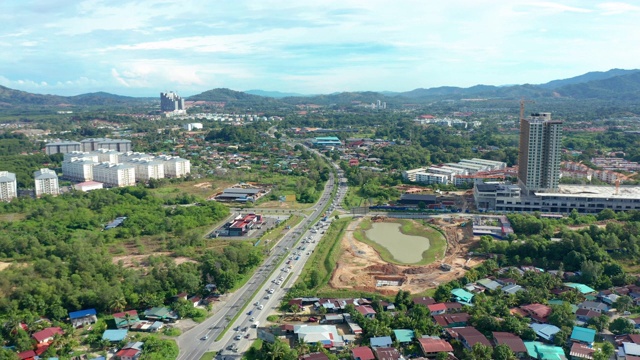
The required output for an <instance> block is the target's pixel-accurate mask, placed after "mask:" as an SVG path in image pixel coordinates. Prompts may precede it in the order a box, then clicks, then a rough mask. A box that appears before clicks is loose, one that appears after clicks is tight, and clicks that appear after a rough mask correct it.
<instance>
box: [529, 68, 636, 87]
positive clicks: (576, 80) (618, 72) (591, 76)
mask: <svg viewBox="0 0 640 360" xmlns="http://www.w3.org/2000/svg"><path fill="white" fill-rule="evenodd" d="M637 72H640V70H638V69H634V70H624V69H611V70H609V71H592V72H588V73H586V74H582V75H580V76H575V77H572V78H568V79H562V80H553V81H549V82H548V83H546V84H540V85H538V86H539V87H541V88H544V89H558V88H560V87H563V86H566V85H573V84H581V83H587V82H590V81H595V80H605V79H610V78H613V77H617V76H622V75H629V74H633V73H637Z"/></svg>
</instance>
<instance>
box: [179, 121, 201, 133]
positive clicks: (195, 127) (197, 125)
mask: <svg viewBox="0 0 640 360" xmlns="http://www.w3.org/2000/svg"><path fill="white" fill-rule="evenodd" d="M182 127H183V128H184V129H185V130H187V131H192V130H202V123H189V124H184V125H183V126H182Z"/></svg>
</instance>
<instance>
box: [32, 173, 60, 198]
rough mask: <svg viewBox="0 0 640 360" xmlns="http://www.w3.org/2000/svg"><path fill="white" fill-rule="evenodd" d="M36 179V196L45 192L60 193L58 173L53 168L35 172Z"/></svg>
mask: <svg viewBox="0 0 640 360" xmlns="http://www.w3.org/2000/svg"><path fill="white" fill-rule="evenodd" d="M33 178H34V179H35V190H36V197H40V196H42V195H44V194H49V195H54V196H55V195H58V194H60V187H59V186H58V175H57V174H56V172H55V171H53V170H51V169H40V170H38V171H36V172H34V173H33Z"/></svg>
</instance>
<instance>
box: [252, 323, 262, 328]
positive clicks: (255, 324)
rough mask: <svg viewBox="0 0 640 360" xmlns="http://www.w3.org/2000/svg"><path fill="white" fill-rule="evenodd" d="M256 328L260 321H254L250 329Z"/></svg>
mask: <svg viewBox="0 0 640 360" xmlns="http://www.w3.org/2000/svg"><path fill="white" fill-rule="evenodd" d="M258 326H260V321H256V322H254V323H253V324H252V325H251V327H254V328H257V327H258Z"/></svg>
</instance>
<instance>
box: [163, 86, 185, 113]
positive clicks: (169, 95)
mask: <svg viewBox="0 0 640 360" xmlns="http://www.w3.org/2000/svg"><path fill="white" fill-rule="evenodd" d="M160 110H162V111H173V112H178V111H182V112H184V111H186V108H185V106H184V99H183V98H182V97H180V96H179V95H178V94H176V93H174V92H173V91H170V92H166V93H160Z"/></svg>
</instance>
